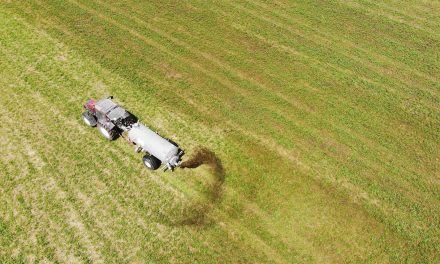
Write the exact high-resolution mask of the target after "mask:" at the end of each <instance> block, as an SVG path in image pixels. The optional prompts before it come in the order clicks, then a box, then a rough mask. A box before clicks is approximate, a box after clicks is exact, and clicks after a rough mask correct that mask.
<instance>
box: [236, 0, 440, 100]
mask: <svg viewBox="0 0 440 264" xmlns="http://www.w3.org/2000/svg"><path fill="white" fill-rule="evenodd" d="M247 3H248V4H252V5H257V4H256V2H252V3H251V2H247ZM229 6H230V7H231V8H235V9H237V10H240V11H243V12H246V13H248V14H249V15H250V16H252V17H254V18H255V19H258V20H260V21H262V22H264V23H268V24H270V25H273V26H276V27H278V28H280V29H283V30H286V31H288V32H289V33H290V34H293V35H296V36H299V37H301V38H304V39H306V40H309V41H312V42H313V43H314V44H315V45H318V46H321V45H322V44H320V43H328V42H329V41H334V42H336V43H342V44H344V45H345V46H347V47H348V48H350V49H356V50H360V51H362V52H363V53H364V54H368V55H369V56H374V58H375V59H376V60H379V61H380V59H382V60H383V59H384V58H381V57H383V55H380V54H378V53H375V52H373V51H367V50H365V48H362V47H360V46H359V45H355V44H353V43H352V42H351V41H349V40H346V39H342V38H338V39H334V37H333V36H330V35H328V34H325V33H322V32H319V33H318V32H316V30H314V29H313V28H312V27H311V26H309V25H307V24H306V23H305V22H303V21H298V20H295V22H296V23H300V24H301V25H302V26H305V27H306V28H307V29H308V30H309V32H314V35H315V37H314V38H310V37H306V36H304V34H302V32H301V31H299V30H298V29H296V28H295V27H294V26H295V23H289V25H288V24H285V23H283V22H278V21H277V20H275V15H273V14H277V13H275V11H274V10H273V9H270V10H269V9H264V10H263V12H264V15H262V14H261V12H260V11H257V10H255V9H249V8H247V7H244V6H242V5H238V4H237V5H232V4H231V5H229ZM257 7H260V8H262V7H261V6H259V5H257ZM270 14H272V16H271V17H269V16H268V15H270ZM282 18H283V19H286V20H288V21H289V22H290V20H291V19H292V18H291V17H287V16H285V15H282ZM315 38H316V40H315ZM321 47H322V46H321ZM326 48H330V49H331V50H332V52H334V53H338V54H340V55H341V56H342V57H347V56H348V57H349V58H350V59H354V60H355V61H359V62H360V63H361V64H362V65H368V66H369V67H370V68H374V67H375V66H374V65H373V64H371V63H369V62H368V61H365V60H361V59H360V58H357V57H354V56H352V55H351V54H350V53H344V54H342V53H340V52H339V51H337V50H335V49H334V48H332V47H331V43H329V45H328V47H326ZM385 58H386V60H385V61H386V62H388V63H389V65H392V66H394V67H395V66H396V64H397V65H399V66H403V65H404V66H405V67H403V68H404V69H405V70H406V71H408V72H412V73H414V74H415V75H419V77H422V78H423V79H424V80H430V81H432V82H435V83H436V85H439V84H440V81H439V80H437V79H433V77H432V76H429V75H426V74H425V73H422V72H420V71H417V70H414V69H412V68H410V67H409V65H406V64H403V63H401V62H397V61H395V60H393V59H391V58H389V57H386V56H385ZM325 64H329V65H332V64H331V63H328V62H327V63H325ZM332 66H334V67H336V68H340V67H339V66H337V65H332ZM340 69H341V68H340ZM342 69H343V70H345V71H347V70H349V69H344V68H342ZM371 70H373V69H371ZM373 71H374V70H373ZM418 88H420V87H418ZM423 90H424V91H426V92H428V93H429V94H430V96H436V95H439V94H438V92H437V91H436V90H433V89H427V88H426V89H423Z"/></svg>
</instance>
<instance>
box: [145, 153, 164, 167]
mask: <svg viewBox="0 0 440 264" xmlns="http://www.w3.org/2000/svg"><path fill="white" fill-rule="evenodd" d="M142 161H143V162H144V165H145V167H147V168H148V169H150V170H157V169H158V168H159V167H160V164H161V162H160V160H159V159H158V158H156V157H155V156H150V155H145V156H144V157H143V158H142Z"/></svg>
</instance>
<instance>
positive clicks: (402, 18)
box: [338, 1, 440, 37]
mask: <svg viewBox="0 0 440 264" xmlns="http://www.w3.org/2000/svg"><path fill="white" fill-rule="evenodd" d="M338 2H339V3H340V4H343V5H346V6H348V7H350V8H353V9H357V10H363V11H365V12H366V13H368V14H370V15H373V16H377V15H380V16H382V17H384V18H387V19H389V20H391V21H393V22H396V23H401V24H405V25H407V26H410V27H412V28H414V29H416V30H420V31H424V32H426V33H427V34H431V35H435V36H437V37H438V36H440V35H438V34H437V32H435V31H433V30H431V27H433V26H434V28H435V24H431V22H430V21H429V20H427V19H425V18H422V17H420V16H412V15H409V14H407V13H402V12H401V11H400V10H398V9H395V8H392V7H389V6H387V5H386V4H384V3H380V2H374V1H373V2H370V3H369V5H365V4H362V3H360V2H355V1H338ZM371 5H373V6H374V7H376V8H374V7H373V8H369V7H368V6H371ZM428 12H429V11H428ZM396 14H397V15H398V16H396ZM408 18H409V20H408ZM414 20H417V22H414ZM420 22H421V23H423V24H420ZM427 24H429V27H430V28H426V25H427Z"/></svg>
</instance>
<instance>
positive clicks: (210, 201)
mask: <svg viewBox="0 0 440 264" xmlns="http://www.w3.org/2000/svg"><path fill="white" fill-rule="evenodd" d="M202 165H206V166H208V167H209V170H210V172H211V176H212V178H211V180H210V182H209V183H208V184H207V188H206V189H205V191H204V193H205V195H206V197H207V202H193V203H192V204H190V205H189V206H188V207H187V208H186V209H185V212H184V215H183V216H182V219H181V220H179V221H177V223H175V224H176V225H192V226H198V227H202V226H205V225H207V224H209V223H210V220H209V219H208V218H209V217H208V215H209V212H210V211H212V209H213V208H214V207H215V205H216V204H217V203H218V202H220V201H221V198H222V194H223V183H224V182H225V169H224V168H223V165H222V162H221V160H220V159H219V158H218V157H217V156H216V155H215V153H214V152H212V151H210V150H209V149H206V148H200V149H198V150H197V151H196V152H195V153H194V154H193V155H192V156H191V157H190V159H189V160H187V161H184V162H182V163H181V165H180V168H181V169H196V168H198V167H200V166H202Z"/></svg>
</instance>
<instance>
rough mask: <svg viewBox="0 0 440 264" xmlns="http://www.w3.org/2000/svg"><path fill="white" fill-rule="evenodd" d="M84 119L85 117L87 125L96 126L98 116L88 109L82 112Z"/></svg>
mask: <svg viewBox="0 0 440 264" xmlns="http://www.w3.org/2000/svg"><path fill="white" fill-rule="evenodd" d="M82 119H83V121H84V123H86V125H88V126H90V127H95V126H96V118H95V117H94V116H93V115H92V114H90V113H89V112H88V111H87V112H84V113H83V114H82Z"/></svg>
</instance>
